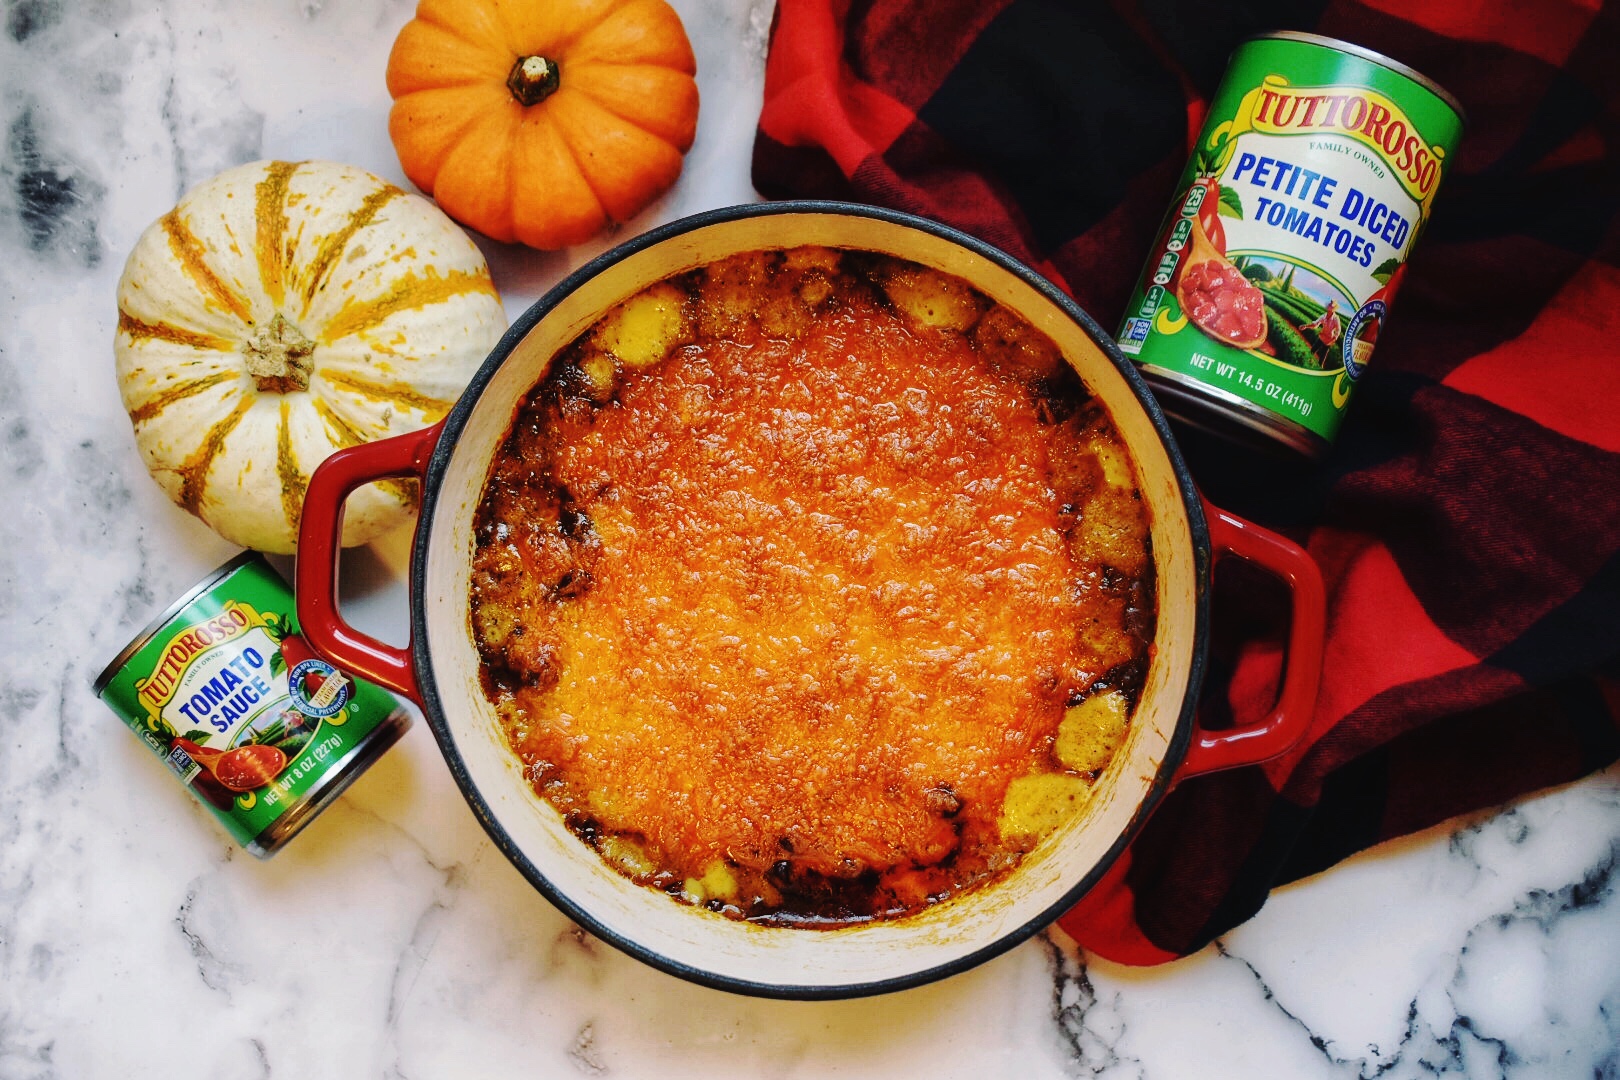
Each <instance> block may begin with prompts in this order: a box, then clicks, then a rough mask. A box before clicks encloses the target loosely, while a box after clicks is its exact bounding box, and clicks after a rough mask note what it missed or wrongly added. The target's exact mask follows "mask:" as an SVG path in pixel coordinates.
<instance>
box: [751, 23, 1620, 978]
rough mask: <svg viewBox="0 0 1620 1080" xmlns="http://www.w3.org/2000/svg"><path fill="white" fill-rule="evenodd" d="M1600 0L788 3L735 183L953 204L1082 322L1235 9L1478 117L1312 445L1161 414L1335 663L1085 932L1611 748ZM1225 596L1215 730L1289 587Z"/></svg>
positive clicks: (1611, 363) (1263, 675)
mask: <svg viewBox="0 0 1620 1080" xmlns="http://www.w3.org/2000/svg"><path fill="white" fill-rule="evenodd" d="M1599 4H1600V0H1589V2H1585V0H1548V2H1547V3H1542V4H1524V3H1508V2H1506V0H1500V2H1498V3H1494V4H1473V3H1466V2H1464V0H1414V2H1412V3H1395V2H1393V0H1367V2H1363V3H1356V2H1354V0H1347V2H1346V0H1330V2H1327V3H1321V2H1314V3H1313V2H1305V3H1289V4H1283V3H1278V2H1276V0H1251V2H1248V3H1241V4H1230V3H1228V4H1209V3H1192V2H1189V0H1143V2H1141V3H1133V2H1131V0H1115V2H1114V3H1110V4H1103V3H1063V2H1060V0H780V2H779V5H778V9H777V14H776V23H775V27H774V29H773V32H772V39H771V47H770V56H769V60H768V63H767V67H766V84H765V104H764V109H763V112H762V114H761V116H760V122H759V132H758V136H757V140H756V143H755V148H754V164H753V168H754V181H755V184H756V186H757V187H758V189H759V190H760V192H761V193H763V194H765V195H766V196H769V197H788V196H792V197H809V198H837V199H851V200H856V201H863V202H872V203H879V204H882V205H885V206H890V207H895V208H898V209H901V210H907V211H911V212H913V213H917V214H921V215H925V216H927V217H931V218H935V219H938V220H940V221H944V222H947V223H949V224H951V225H954V226H956V227H958V228H961V229H963V230H965V231H967V232H970V233H972V234H974V235H976V236H979V237H981V238H982V239H984V240H986V241H989V242H990V243H993V244H995V245H997V246H999V247H1001V248H1002V249H1004V250H1005V251H1007V252H1009V253H1011V254H1012V255H1014V256H1016V257H1018V258H1020V259H1022V260H1023V261H1024V262H1026V263H1028V264H1029V265H1031V266H1033V267H1035V268H1036V269H1038V270H1039V271H1041V272H1042V273H1044V274H1046V275H1047V276H1048V277H1050V278H1051V279H1052V280H1053V281H1055V282H1057V283H1058V284H1059V285H1061V286H1062V287H1063V288H1065V289H1067V290H1068V291H1069V292H1070V293H1072V294H1073V295H1074V297H1075V299H1076V300H1077V301H1078V302H1079V303H1080V305H1081V306H1082V307H1084V308H1085V309H1086V310H1088V311H1089V312H1091V313H1092V314H1093V315H1095V316H1097V317H1098V319H1099V321H1101V322H1102V323H1103V325H1104V326H1113V325H1116V324H1117V321H1118V319H1119V316H1120V313H1121V311H1122V309H1123V307H1124V302H1125V299H1126V297H1127V295H1128V293H1129V292H1130V289H1131V286H1132V285H1133V283H1134V280H1135V277H1136V274H1137V272H1138V271H1139V269H1140V267H1141V264H1142V261H1143V260H1144V259H1145V258H1146V257H1147V253H1148V248H1149V246H1150V244H1151V242H1152V240H1153V237H1154V234H1155V232H1156V230H1157V228H1158V226H1159V222H1160V220H1161V217H1162V215H1163V214H1164V212H1165V209H1166V207H1167V206H1168V205H1169V201H1170V199H1171V197H1172V195H1173V194H1174V192H1173V191H1172V186H1173V185H1174V183H1175V180H1176V178H1177V176H1178V175H1179V173H1180V171H1181V168H1182V165H1183V164H1184V162H1185V161H1186V157H1187V153H1188V149H1189V147H1190V146H1191V144H1192V140H1193V137H1194V136H1195V135H1196V134H1197V131H1198V129H1199V127H1200V126H1201V123H1202V120H1203V110H1204V105H1205V103H1206V102H1207V100H1208V99H1209V97H1210V95H1211V93H1212V91H1213V90H1214V89H1215V87H1216V85H1217V84H1218V83H1219V81H1220V78H1221V75H1222V72H1223V71H1224V69H1225V66H1226V61H1227V58H1228V56H1229V55H1230V54H1231V52H1232V50H1233V48H1234V47H1235V46H1236V45H1237V44H1238V43H1239V42H1240V41H1242V40H1243V39H1244V38H1247V37H1250V36H1253V35H1254V34H1256V33H1263V32H1266V31H1268V30H1275V29H1296V30H1310V31H1315V32H1317V33H1321V34H1325V35H1328V36H1331V37H1337V38H1340V39H1344V40H1348V41H1353V42H1355V43H1357V44H1360V45H1363V46H1366V47H1368V48H1372V49H1375V50H1378V51H1379V52H1382V53H1385V54H1386V55H1389V56H1393V57H1395V58H1397V59H1399V60H1401V61H1403V62H1405V63H1407V64H1410V65H1411V66H1413V67H1414V68H1416V69H1417V70H1419V71H1421V72H1423V73H1425V74H1426V75H1429V76H1430V77H1431V78H1433V79H1435V80H1436V81H1438V82H1439V83H1440V84H1441V85H1442V86H1445V87H1446V88H1447V89H1448V90H1450V91H1451V92H1452V93H1453V94H1455V95H1456V96H1457V97H1458V98H1459V99H1460V100H1461V101H1462V103H1463V105H1464V107H1465V108H1466V109H1467V111H1468V114H1469V121H1470V126H1469V128H1468V130H1467V132H1466V133H1465V135H1464V137H1463V141H1462V144H1461V147H1460V149H1459V152H1458V153H1457V154H1456V155H1455V157H1454V160H1453V163H1452V165H1451V173H1450V175H1449V176H1448V177H1447V178H1446V180H1445V181H1444V183H1443V185H1442V187H1441V190H1440V195H1439V198H1438V200H1437V202H1436V212H1435V214H1434V217H1433V218H1432V221H1431V224H1430V227H1429V230H1428V232H1427V234H1426V235H1425V237H1424V238H1423V241H1422V243H1421V244H1419V245H1418V248H1417V250H1416V253H1415V256H1414V258H1413V259H1412V262H1411V269H1410V273H1409V274H1408V275H1407V278H1406V281H1405V283H1404V286H1403V289H1402V292H1401V295H1400V297H1399V300H1398V303H1397V304H1396V305H1395V307H1394V315H1393V319H1392V321H1391V323H1390V326H1389V330H1388V333H1387V334H1385V335H1384V338H1383V340H1381V341H1380V343H1379V348H1378V354H1377V356H1376V357H1374V359H1373V363H1372V365H1371V367H1370V369H1369V371H1368V373H1367V375H1366V376H1365V377H1364V378H1363V380H1362V381H1361V383H1360V384H1359V386H1358V389H1357V398H1356V400H1355V401H1354V402H1353V403H1352V405H1351V408H1350V410H1349V415H1348V418H1347V422H1346V426H1345V428H1344V429H1343V431H1342V432H1341V434H1340V436H1339V440H1338V445H1337V447H1336V448H1335V450H1334V451H1333V453H1332V455H1331V457H1330V458H1329V459H1328V460H1327V462H1326V463H1325V464H1323V465H1320V466H1308V465H1304V464H1299V465H1294V466H1288V465H1279V464H1276V463H1275V462H1272V461H1269V460H1263V459H1260V458H1258V457H1255V458H1251V457H1250V456H1248V455H1247V454H1246V453H1245V452H1243V451H1240V450H1237V449H1234V448H1230V447H1227V446H1224V445H1219V444H1216V443H1214V442H1212V441H1209V440H1204V439H1202V438H1200V437H1199V436H1197V435H1196V434H1193V433H1185V432H1182V433H1179V437H1180V442H1181V445H1182V448H1183V451H1184V453H1185V454H1186V456H1187V458H1188V460H1189V464H1190V466H1191V468H1192V469H1193V472H1194V474H1195V476H1196V477H1197V479H1198V481H1199V483H1200V485H1201V486H1202V488H1203V489H1204V491H1205V492H1206V494H1208V495H1209V497H1210V498H1211V500H1212V501H1214V502H1216V503H1217V504H1219V505H1222V506H1225V507H1227V508H1229V509H1231V510H1233V511H1235V512H1237V513H1239V514H1243V515H1245V516H1247V517H1250V518H1252V519H1254V520H1256V521H1259V522H1261V523H1263V524H1265V525H1268V526H1270V527H1273V528H1275V529H1278V530H1279V531H1282V532H1285V533H1287V534H1288V535H1290V536H1292V537H1293V538H1294V539H1296V540H1297V541H1299V542H1300V543H1302V544H1304V545H1306V546H1307V548H1308V550H1309V551H1310V552H1311V553H1312V555H1314V556H1315V558H1316V560H1317V561H1318V563H1319V564H1320V565H1321V567H1322V570H1323V574H1324V576H1325V578H1326V580H1327V584H1328V596H1329V609H1328V615H1329V622H1328V645H1327V663H1326V670H1325V672H1324V677H1323V685H1322V693H1321V698H1320V700H1319V702H1318V705H1317V712H1316V716H1315V719H1314V724H1313V726H1312V729H1311V731H1310V733H1309V735H1308V736H1307V737H1306V739H1305V741H1304V743H1303V744H1302V745H1301V746H1300V747H1299V748H1298V749H1296V750H1295V751H1294V752H1292V753H1290V754H1289V755H1287V756H1285V757H1283V758H1281V759H1278V760H1276V761H1272V762H1269V763H1266V764H1265V765H1263V766H1253V767H1248V768H1243V769H1237V770H1233V771H1230V772H1226V773H1220V774H1215V775H1211V776H1206V777H1201V778H1199V779H1196V780H1191V781H1189V782H1187V783H1186V784H1183V785H1181V786H1180V787H1178V788H1177V789H1176V790H1175V791H1174V792H1173V793H1172V794H1171V795H1170V797H1169V798H1168V799H1167V800H1166V801H1165V802H1164V803H1163V804H1162V805H1161V807H1160V809H1159V810H1158V812H1157V813H1156V814H1155V815H1154V817H1153V818H1152V820H1151V821H1150V822H1149V823H1148V825H1147V827H1146V829H1145V830H1144V832H1143V833H1142V834H1141V836H1140V838H1139V839H1138V840H1137V841H1136V843H1135V844H1134V845H1133V847H1132V849H1131V850H1130V851H1129V852H1128V853H1127V856H1126V858H1124V859H1122V860H1121V861H1120V862H1119V863H1118V864H1117V865H1116V867H1115V871H1114V872H1113V873H1111V874H1110V875H1109V877H1108V878H1107V879H1105V881H1104V882H1103V883H1102V884H1101V885H1100V886H1099V887H1098V888H1097V889H1095V890H1093V892H1092V893H1091V894H1090V895H1089V896H1088V897H1087V898H1086V900H1085V902H1084V903H1083V904H1082V906H1081V908H1080V909H1077V910H1076V912H1074V913H1072V914H1071V915H1070V916H1068V917H1066V918H1065V919H1064V920H1063V924H1064V925H1065V926H1066V927H1067V928H1069V929H1070V930H1071V931H1072V932H1073V933H1074V934H1075V935H1076V936H1077V937H1078V938H1079V939H1080V940H1081V942H1082V943H1083V944H1084V945H1086V946H1087V947H1088V948H1090V949H1092V950H1093V951H1095V952H1097V953H1099V954H1101V955H1103V956H1106V957H1110V958H1113V959H1116V960H1119V961H1123V962H1127V963H1156V962H1160V961H1164V960H1169V959H1172V958H1174V957H1176V956H1179V955H1183V954H1185V953H1188V952H1191V951H1194V950H1196V949H1198V948H1200V947H1201V946H1203V945H1204V944H1205V943H1207V942H1208V941H1210V940H1211V939H1212V938H1213V937H1215V936H1216V935H1218V934H1220V933H1222V932H1224V931H1225V930H1227V929H1229V928H1230V927H1232V926H1234V925H1236V924H1237V923H1239V922H1241V921H1243V920H1244V919H1246V918H1248V917H1249V916H1250V915H1252V914H1253V913H1254V912H1255V911H1256V910H1258V909H1259V907H1260V905H1261V904H1262V903H1263V902H1264V900H1265V897H1266V894H1267V892H1268V891H1269V890H1270V889H1271V888H1272V887H1274V886H1276V885H1279V884H1282V883H1284V882H1287V881H1291V880H1294V879H1296V878H1299V877H1302V876H1304V875H1307V874H1311V873H1314V872H1316V871H1319V870H1322V869H1324V868H1326V867H1328V866H1331V865H1332V864H1333V863H1335V862H1337V861H1338V860H1340V859H1343V858H1344V857H1346V856H1347V855H1349V854H1351V853H1353V852H1355V851H1358V850H1360V849H1362V848H1365V847H1367V846H1369V845H1371V844H1375V843H1377V842H1379V841H1381V840H1384V839H1386V838H1389V837H1394V836H1398V835H1401V834H1404V833H1408V832H1412V831H1415V830H1418V829H1422V828H1424V827H1426V826H1429V825H1432V824H1435V823H1437V822H1440V821H1443V820H1444V819H1446V818H1448V817H1452V816H1454V815H1457V814H1460V813H1463V812H1466V811H1471V810H1476V809H1479V808H1482V807H1487V806H1491V805H1495V804H1498V803H1501V802H1503V801H1505V800H1508V799H1510V798H1513V797H1514V796H1517V795H1520V794H1523V793H1526V792H1529V791H1532V790H1535V789H1538V788H1544V787H1547V786H1550V785H1553V784H1558V783H1561V782H1565V781H1568V780H1571V779H1574V778H1576V777H1579V776H1582V775H1583V774H1586V773H1588V772H1590V771H1592V770H1594V769H1597V768H1600V767H1602V766H1604V765H1606V764H1607V763H1609V762H1611V761H1613V760H1615V758H1616V757H1617V756H1620V727H1617V720H1616V718H1617V715H1620V216H1617V207H1620V168H1617V163H1620V12H1617V11H1616V10H1615V8H1614V6H1607V7H1600V6H1599ZM1256 476H1264V477H1265V478H1266V479H1265V483H1263V484H1256V483H1255V482H1254V478H1255V477H1256ZM1215 593H1216V609H1217V611H1218V613H1219V614H1218V615H1217V625H1216V631H1217V632H1216V635H1215V636H1216V645H1215V656H1214V658H1213V663H1212V666H1211V668H1212V670H1211V676H1210V678H1209V680H1208V683H1207V685H1206V689H1205V695H1204V701H1203V706H1202V707H1203V710H1204V722H1205V723H1206V725H1208V726H1219V725H1220V724H1221V723H1222V722H1223V721H1224V722H1228V723H1229V722H1231V720H1232V717H1237V718H1238V719H1239V721H1240V722H1241V721H1242V720H1243V719H1244V718H1246V717H1250V716H1258V715H1259V714H1260V713H1262V712H1263V711H1264V710H1265V709H1266V708H1267V707H1268V706H1269V695H1270V694H1271V693H1272V692H1273V690H1272V688H1273V687H1274V685H1275V678H1276V672H1277V669H1278V667H1279V663H1280V654H1281V646H1280V644H1279V643H1280V641H1281V640H1282V631H1283V624H1284V623H1286V607H1287V605H1286V598H1285V597H1284V596H1283V595H1282V594H1281V593H1280V590H1279V589H1278V588H1277V587H1274V586H1272V585H1271V584H1270V583H1269V582H1268V581H1267V579H1265V578H1264V577H1262V576H1260V575H1258V574H1256V573H1253V572H1250V571H1247V570H1246V569H1245V568H1244V567H1243V566H1242V565H1241V564H1239V565H1235V566H1234V567H1233V568H1232V569H1226V567H1225V564H1223V568H1222V570H1221V571H1219V572H1218V573H1217V575H1216V589H1215Z"/></svg>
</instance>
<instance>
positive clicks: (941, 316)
mask: <svg viewBox="0 0 1620 1080" xmlns="http://www.w3.org/2000/svg"><path fill="white" fill-rule="evenodd" d="M876 277H877V281H878V284H879V286H880V287H881V288H882V289H883V292H884V295H886V296H887V297H888V298H889V302H890V303H892V304H893V305H894V306H895V307H896V308H897V309H898V310H899V311H900V312H901V313H902V314H904V315H905V316H906V317H907V318H909V319H911V320H912V321H913V322H915V323H918V324H920V325H922V326H927V327H931V328H933V329H935V330H955V331H957V332H959V333H964V332H966V331H968V330H970V329H972V327H973V324H974V323H976V322H978V321H979V316H980V315H981V314H983V312H984V308H985V303H986V301H985V299H984V298H983V297H982V296H980V295H979V294H978V293H976V292H974V291H973V289H972V288H971V287H970V286H969V285H968V284H967V282H965V281H963V280H962V279H960V278H955V277H951V276H949V275H947V274H941V273H940V272H939V271H937V270H930V269H928V268H927V267H926V266H917V265H916V264H914V263H904V262H898V261H896V262H891V263H889V264H887V265H885V266H884V267H882V268H881V269H880V270H879V272H878V273H877V275H876Z"/></svg>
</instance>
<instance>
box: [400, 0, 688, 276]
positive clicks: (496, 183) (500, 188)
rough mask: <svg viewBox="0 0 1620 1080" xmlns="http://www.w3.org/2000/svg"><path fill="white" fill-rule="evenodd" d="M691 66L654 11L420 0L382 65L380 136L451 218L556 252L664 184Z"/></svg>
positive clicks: (679, 133) (674, 22) (670, 18)
mask: <svg viewBox="0 0 1620 1080" xmlns="http://www.w3.org/2000/svg"><path fill="white" fill-rule="evenodd" d="M696 70H697V64H696V61H695V60H694V59H693V57H692V46H691V43H690V42H689V41H687V38H686V31H685V29H683V28H682V26H681V20H680V17H679V16H678V15H676V14H675V11H674V10H673V9H672V8H671V7H670V6H669V5H668V4H666V3H664V0H422V2H421V4H420V5H419V6H418V7H417V9H416V17H415V18H414V19H412V20H411V21H410V22H409V23H406V24H405V28H404V29H403V30H401V31H400V34H399V38H398V39H397V40H396V41H395V42H394V49H393V52H392V54H390V56H389V58H388V92H389V93H390V94H391V95H393V98H394V107H393V110H392V111H391V112H390V113H389V116H388V133H389V136H390V137H391V138H392V139H393V141H394V149H395V150H396V151H397V152H398V153H399V160H400V164H401V165H403V166H404V168H405V175H406V176H409V177H410V178H411V180H412V181H413V182H414V183H415V184H416V185H417V186H418V187H420V188H421V189H422V190H423V191H426V192H428V193H429V194H431V195H432V196H433V198H434V199H435V200H436V201H437V202H438V204H439V205H440V206H441V207H443V208H444V210H445V212H446V213H448V214H449V215H450V216H451V217H453V218H455V219H456V220H458V221H460V222H461V223H462V224H464V225H468V226H471V227H472V228H474V229H477V230H478V231H479V232H481V233H483V234H485V235H486V236H490V237H493V238H494V239H496V240H505V241H511V240H518V241H521V242H522V243H525V244H528V245H530V246H531V247H537V248H546V249H551V248H559V247H566V246H567V245H569V244H576V243H579V242H581V241H583V240H586V239H589V238H590V237H591V236H593V235H595V234H596V233H597V232H599V231H600V230H601V229H602V228H603V227H604V226H606V225H607V223H608V222H609V221H625V220H627V219H629V218H630V217H632V216H634V215H635V214H636V213H637V212H638V211H640V210H641V209H642V208H643V207H645V206H646V205H647V204H648V203H650V202H652V200H653V199H655V198H657V197H658V196H659V195H661V194H663V193H664V192H665V191H666V190H668V189H669V186H670V185H671V184H673V183H674V182H675V178H676V177H677V176H679V175H680V172H681V159H682V155H683V154H685V153H686V151H687V149H688V148H690V147H691V145H692V136H693V133H694V131H695V129H696V127H697V111H698V91H697V83H696V82H695V81H694V80H693V78H692V76H693V74H694V73H695V72H696Z"/></svg>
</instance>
